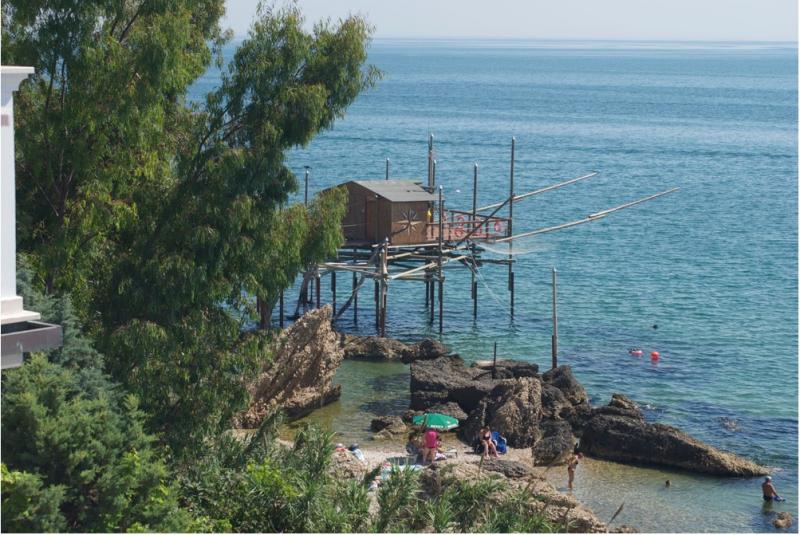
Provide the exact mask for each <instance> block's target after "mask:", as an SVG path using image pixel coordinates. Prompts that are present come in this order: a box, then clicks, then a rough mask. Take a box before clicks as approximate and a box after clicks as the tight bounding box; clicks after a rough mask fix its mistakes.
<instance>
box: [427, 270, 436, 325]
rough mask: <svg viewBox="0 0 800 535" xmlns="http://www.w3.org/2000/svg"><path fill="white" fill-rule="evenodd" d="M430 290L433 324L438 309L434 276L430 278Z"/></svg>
mask: <svg viewBox="0 0 800 535" xmlns="http://www.w3.org/2000/svg"><path fill="white" fill-rule="evenodd" d="M428 291H429V294H430V297H429V299H430V303H431V307H430V314H431V325H432V324H433V318H434V316H435V311H436V305H435V304H434V303H435V300H436V283H435V282H434V280H433V277H431V279H430V284H429V285H428Z"/></svg>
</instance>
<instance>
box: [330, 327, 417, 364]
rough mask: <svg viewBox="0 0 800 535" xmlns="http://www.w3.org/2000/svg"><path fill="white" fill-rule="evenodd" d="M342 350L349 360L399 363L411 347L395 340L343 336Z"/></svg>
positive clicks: (377, 337) (378, 337) (376, 337)
mask: <svg viewBox="0 0 800 535" xmlns="http://www.w3.org/2000/svg"><path fill="white" fill-rule="evenodd" d="M342 349H343V350H344V358H346V359H348V360H366V361H372V362H383V361H389V362H399V361H400V360H401V359H402V358H403V354H404V353H405V352H406V351H408V350H409V347H408V346H407V345H406V344H404V343H403V342H400V341H399V340H395V339H394V338H382V337H380V336H355V335H350V334H345V335H343V340H342Z"/></svg>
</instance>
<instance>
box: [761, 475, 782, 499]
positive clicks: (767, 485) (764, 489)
mask: <svg viewBox="0 0 800 535" xmlns="http://www.w3.org/2000/svg"><path fill="white" fill-rule="evenodd" d="M761 494H763V496H764V501H765V502H782V501H784V500H783V498H781V497H780V496H778V491H777V490H775V485H773V484H772V478H771V477H770V476H767V477H765V478H764V482H763V483H761Z"/></svg>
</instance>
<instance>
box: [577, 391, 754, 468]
mask: <svg viewBox="0 0 800 535" xmlns="http://www.w3.org/2000/svg"><path fill="white" fill-rule="evenodd" d="M615 408H616V409H619V410H622V411H625V412H628V411H629V410H630V409H628V408H625V407H620V406H619V404H616V406H615ZM580 450H581V451H582V452H584V453H586V454H588V455H592V456H594V457H599V458H601V459H608V460H611V461H617V462H622V463H638V464H654V465H662V466H669V467H674V468H682V469H685V470H691V471H693V472H700V473H706V474H712V475H717V476H736V477H752V476H759V475H764V474H766V473H768V470H767V469H766V468H765V467H763V466H759V465H757V464H755V463H753V462H751V461H748V460H747V459H743V458H742V457H739V456H737V455H734V454H732V453H727V452H724V451H721V450H718V449H716V448H714V447H712V446H709V445H708V444H705V443H703V442H700V441H699V440H697V439H695V438H693V437H691V436H689V435H687V434H686V433H684V432H682V431H680V430H679V429H676V428H674V427H671V426H668V425H662V424H649V423H647V422H645V421H644V420H643V419H642V418H639V417H631V416H625V415H618V414H595V415H593V416H592V417H591V418H590V419H589V421H588V422H587V424H586V427H585V428H584V430H583V435H582V436H581V441H580Z"/></svg>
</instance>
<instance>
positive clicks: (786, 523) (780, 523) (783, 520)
mask: <svg viewBox="0 0 800 535" xmlns="http://www.w3.org/2000/svg"><path fill="white" fill-rule="evenodd" d="M793 521H794V519H793V518H792V515H791V514H790V513H787V512H786V511H781V512H779V513H778V514H777V515H775V518H774V519H773V520H772V525H773V526H775V527H776V528H778V529H789V528H790V527H792V522H793Z"/></svg>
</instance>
